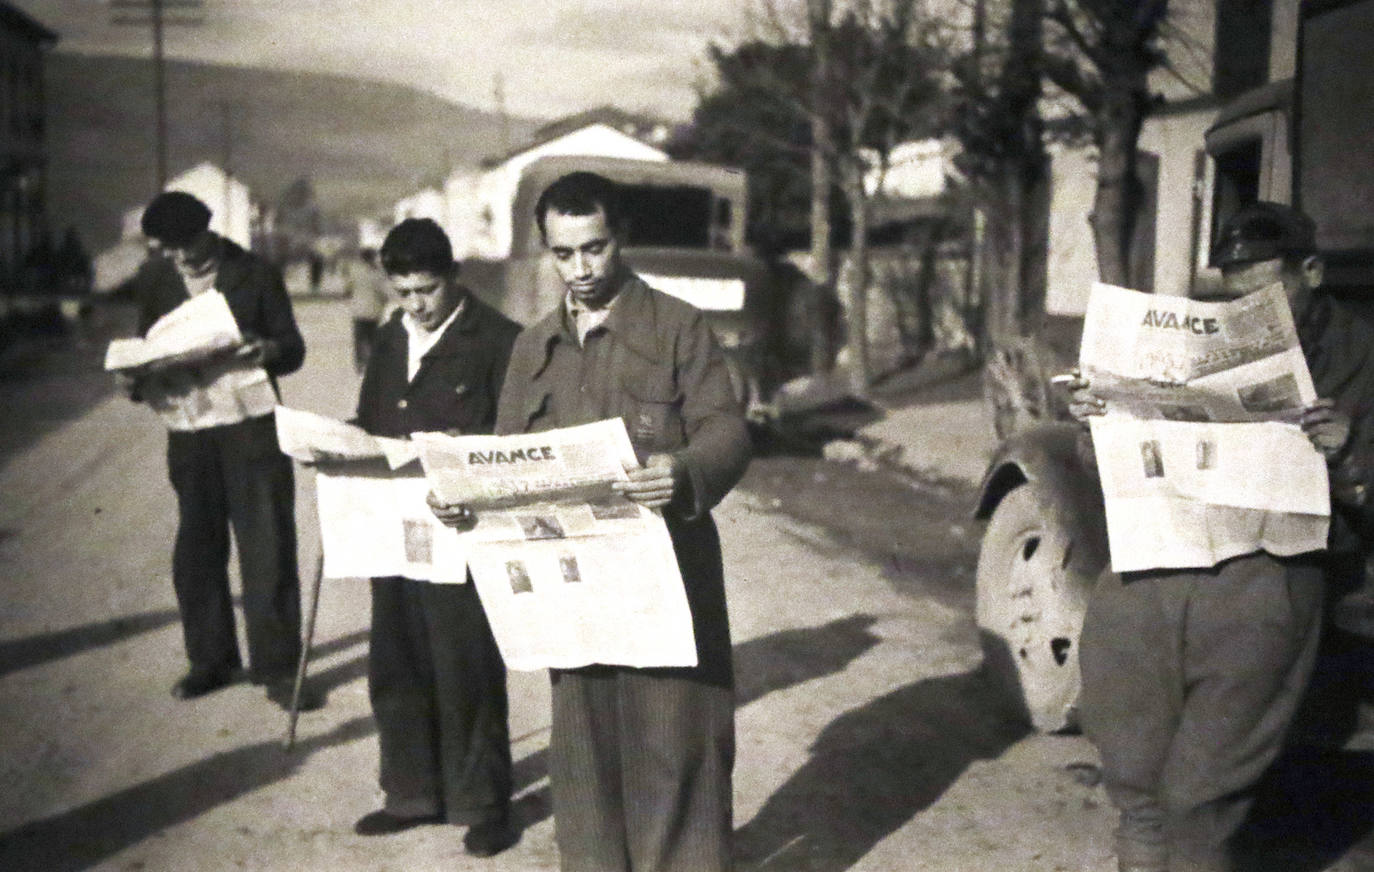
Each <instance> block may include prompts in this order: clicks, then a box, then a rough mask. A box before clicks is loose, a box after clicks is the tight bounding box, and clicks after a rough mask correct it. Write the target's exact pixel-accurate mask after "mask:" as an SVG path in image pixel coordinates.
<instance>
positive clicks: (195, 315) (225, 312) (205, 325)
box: [105, 291, 243, 371]
mask: <svg viewBox="0 0 1374 872" xmlns="http://www.w3.org/2000/svg"><path fill="white" fill-rule="evenodd" d="M242 344H243V334H242V333H240V332H239V326H238V322H236V321H235V320H234V315H233V313H232V312H230V311H229V303H228V302H227V301H226V300H225V299H224V295H223V294H221V293H219V292H218V291H208V292H206V293H203V294H197V295H196V296H194V297H191V298H190V299H189V300H187V301H186V302H184V303H182V304H181V305H180V306H177V307H176V308H175V309H173V310H172V311H170V312H168V313H167V314H166V315H163V316H162V317H161V318H159V319H157V321H155V322H153V326H151V327H149V328H148V332H147V333H146V334H145V335H144V336H143V337H142V338H136V339H115V340H112V341H111V342H110V347H109V349H108V350H107V351H106V352H105V369H107V370H110V371H123V370H138V369H143V370H155V369H160V368H163V367H168V366H178V365H185V364H191V363H198V362H201V361H204V360H209V359H211V358H215V357H218V356H220V355H222V354H223V353H224V352H226V351H229V350H231V349H233V348H236V347H238V346H240V345H242Z"/></svg>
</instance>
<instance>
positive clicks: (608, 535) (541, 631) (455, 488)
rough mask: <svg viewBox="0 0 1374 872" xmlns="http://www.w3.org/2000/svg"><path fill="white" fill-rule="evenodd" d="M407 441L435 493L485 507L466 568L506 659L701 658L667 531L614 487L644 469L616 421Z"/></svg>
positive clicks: (530, 665)
mask: <svg viewBox="0 0 1374 872" xmlns="http://www.w3.org/2000/svg"><path fill="white" fill-rule="evenodd" d="M412 438H413V439H414V440H415V442H416V445H417V446H418V448H419V452H420V461H421V463H422V464H423V465H424V468H425V474H426V477H427V478H428V479H429V482H430V485H431V486H432V487H433V489H434V491H435V493H436V495H438V496H439V497H440V498H441V499H443V500H444V501H445V502H449V503H465V504H466V505H469V506H471V507H473V508H474V509H476V510H477V511H476V517H477V524H476V527H475V528H474V529H473V530H472V531H471V532H468V533H465V534H463V536H464V537H465V538H466V539H467V541H468V546H469V550H468V553H467V559H468V566H469V568H470V570H471V572H472V578H473V581H474V583H476V585H477V590H478V594H479V595H480V596H481V598H482V605H483V608H484V609H485V610H486V612H487V618H488V620H489V622H490V623H491V628H492V632H493V634H494V635H495V637H496V641H497V643H498V644H499V646H500V648H501V654H502V656H503V657H504V658H505V661H506V665H507V666H509V667H510V668H512V669H517V670H533V669H544V668H549V667H553V668H573V667H577V666H585V665H588V664H592V663H606V664H618V665H625V666H637V667H649V666H692V665H695V664H696V643H695V640H694V637H693V634H692V618H691V611H690V609H689V607H688V605H687V596H686V592H685V590H684V588H683V584H682V576H681V574H680V572H679V570H678V564H677V557H676V554H675V552H674V551H673V545H672V540H671V539H670V537H669V535H668V528H667V526H666V525H665V523H664V521H663V518H662V516H661V515H659V514H658V513H656V512H653V511H651V510H649V509H646V508H644V507H643V506H640V505H638V504H636V503H633V502H631V501H629V500H627V499H625V498H624V497H622V496H619V495H618V494H616V493H614V491H613V488H612V484H613V483H614V482H616V481H623V480H625V479H626V477H627V476H626V472H625V470H626V468H633V467H634V466H635V465H636V461H635V455H634V449H633V447H632V446H631V444H630V440H629V437H628V435H627V434H626V432H625V426H624V423H623V422H622V421H621V420H620V419H618V418H615V419H610V420H607V421H598V422H595V423H592V424H585V425H582V426H578V427H568V428H565V429H561V430H550V431H546V432H543V433H537V434H529V435H520V436H458V437H452V436H443V435H441V434H425V433H416V434H413V437H412Z"/></svg>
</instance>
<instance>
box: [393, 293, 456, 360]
mask: <svg viewBox="0 0 1374 872" xmlns="http://www.w3.org/2000/svg"><path fill="white" fill-rule="evenodd" d="M467 304H468V299H467V296H466V295H464V296H463V298H462V299H461V300H459V301H458V305H456V306H454V307H453V311H452V312H449V313H448V317H447V318H445V319H444V321H443V323H442V324H440V325H439V326H438V327H435V328H434V329H433V330H426V329H425V328H423V327H421V326H420V325H419V324H417V323H416V322H415V319H414V318H412V317H411V315H410V313H409V312H402V313H401V325H402V326H403V327H405V329H406V333H407V334H408V335H409V336H410V341H411V343H412V344H415V345H419V344H423V345H424V346H425V347H426V348H429V347H431V346H433V345H434V343H436V342H438V341H439V337H440V336H443V335H444V331H445V330H447V329H448V328H449V325H451V324H452V323H453V322H454V321H457V320H458V317H459V316H460V315H462V313H463V309H465V308H466V307H467Z"/></svg>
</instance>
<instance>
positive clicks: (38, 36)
mask: <svg viewBox="0 0 1374 872" xmlns="http://www.w3.org/2000/svg"><path fill="white" fill-rule="evenodd" d="M0 27H3V28H4V29H5V30H9V31H12V32H14V33H18V34H20V35H21V36H27V37H28V38H30V39H32V40H34V41H35V42H46V43H54V42H57V34H56V33H54V32H53V31H51V30H49V29H48V28H46V27H44V26H43V25H41V24H39V23H38V22H37V21H36V20H34V19H33V18H31V17H29V14H28V13H27V12H24V11H23V10H22V9H20V8H18V7H17V6H11V5H10V4H9V3H5V2H3V0H0Z"/></svg>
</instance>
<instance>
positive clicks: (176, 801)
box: [0, 717, 372, 872]
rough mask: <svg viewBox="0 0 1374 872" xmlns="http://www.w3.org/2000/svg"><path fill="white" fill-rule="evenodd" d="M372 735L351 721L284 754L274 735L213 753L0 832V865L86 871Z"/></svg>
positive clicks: (362, 721) (368, 724) (365, 721)
mask: <svg viewBox="0 0 1374 872" xmlns="http://www.w3.org/2000/svg"><path fill="white" fill-rule="evenodd" d="M371 732H372V719H371V718H370V717H365V718H354V719H352V720H350V721H346V722H345V723H342V724H340V725H339V726H337V727H335V728H334V729H333V730H330V731H329V732H328V733H325V734H323V735H319V736H314V737H311V738H309V739H306V740H304V741H301V742H299V743H297V745H296V749H297V750H296V751H295V752H293V753H287V752H286V751H284V750H282V747H281V743H280V742H279V741H277V740H275V739H274V740H272V741H270V742H259V743H257V744H254V745H247V746H245V747H243V748H236V749H234V750H233V751H226V752H224V753H222V754H216V755H214V756H213V757H210V758H208V759H205V760H201V761H199V762H197V763H193V764H191V765H189V766H183V767H182V768H180V769H177V770H175V771H173V772H169V773H167V774H166V775H162V776H160V777H158V778H154V779H152V780H150V781H145V782H143V783H142V784H137V785H134V786H133V787H130V788H128V789H126V790H121V791H119V792H118V793H115V794H112V795H110V796H107V797H104V798H102V799H98V800H96V801H94V802H90V803H87V804H86V805H83V806H79V807H77V808H74V809H72V810H71V811H68V812H65V813H63V814H59V815H55V816H53V817H50V818H45V819H43V820H39V821H33V822H32V823H28V824H25V825H24V826H22V827H19V828H18V829H15V830H11V831H10V832H8V833H4V834H0V869H12V870H35V872H37V870H42V872H67V870H77V869H85V868H88V867H90V866H92V865H94V864H96V863H98V862H100V861H101V860H104V859H105V858H107V857H109V856H111V855H113V854H116V853H118V852H119V851H122V850H124V849H125V848H127V847H129V846H130V845H133V844H136V843H138V842H140V841H142V840H143V839H146V838H148V837H150V836H152V835H154V834H155V833H157V832H159V831H161V830H164V829H166V828H168V827H173V826H176V825H177V824H180V823H183V822H185V821H188V820H191V819H192V818H195V817H197V816H198V815H201V814H204V813H205V812H208V811H210V810H211V809H213V808H215V807H216V806H219V805H223V804H224V803H228V802H232V801H233V800H235V799H237V798H239V797H240V796H243V795H244V794H247V793H250V792H252V791H254V790H258V789H259V788H262V787H266V786H267V785H269V784H273V783H275V782H278V781H282V780H284V779H287V778H290V777H291V776H292V775H294V774H295V773H296V771H297V770H298V769H299V768H300V767H301V764H302V763H303V762H304V761H305V759H306V757H307V756H308V755H309V754H311V753H314V752H316V751H321V750H324V749H326V748H329V747H331V746H334V745H341V744H344V743H346V742H351V741H353V740H355V739H360V738H363V737H364V736H367V735H369V734H370V733H371Z"/></svg>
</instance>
